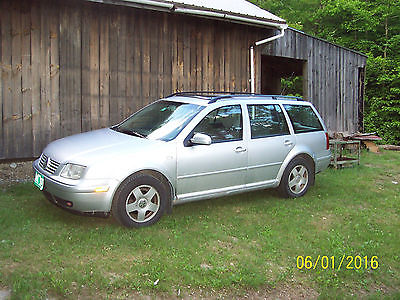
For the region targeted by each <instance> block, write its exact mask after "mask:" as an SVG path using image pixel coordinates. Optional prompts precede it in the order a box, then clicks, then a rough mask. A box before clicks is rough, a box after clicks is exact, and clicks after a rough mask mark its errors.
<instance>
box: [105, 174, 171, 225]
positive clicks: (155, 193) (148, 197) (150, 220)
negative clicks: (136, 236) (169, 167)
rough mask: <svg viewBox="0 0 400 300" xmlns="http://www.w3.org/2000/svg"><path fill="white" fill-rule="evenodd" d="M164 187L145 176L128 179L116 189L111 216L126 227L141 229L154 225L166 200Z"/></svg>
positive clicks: (150, 177) (133, 176)
mask: <svg viewBox="0 0 400 300" xmlns="http://www.w3.org/2000/svg"><path fill="white" fill-rule="evenodd" d="M166 197H167V192H166V189H165V187H164V185H163V184H162V183H161V182H160V181H159V180H158V179H156V178H154V177H153V176H150V175H146V174H137V175H132V176H130V177H128V179H126V180H125V181H124V182H123V183H122V184H121V185H120V187H119V188H118V190H117V192H116V193H115V196H114V200H113V203H112V214H113V216H114V217H115V219H117V221H118V222H119V223H120V224H122V225H124V226H126V227H143V226H148V225H152V224H154V223H156V222H157V221H158V220H159V219H160V218H161V216H162V214H163V212H164V210H165V206H166V202H167V201H166V200H167V198H166Z"/></svg>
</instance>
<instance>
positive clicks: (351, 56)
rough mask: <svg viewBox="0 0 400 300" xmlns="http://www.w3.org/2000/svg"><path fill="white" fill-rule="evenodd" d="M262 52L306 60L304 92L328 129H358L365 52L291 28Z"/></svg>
mask: <svg viewBox="0 0 400 300" xmlns="http://www.w3.org/2000/svg"><path fill="white" fill-rule="evenodd" d="M261 53H262V54H263V55H270V56H278V57H286V58H294V59H300V60H304V61H306V64H307V67H306V70H305V72H304V73H305V74H303V76H304V78H303V80H306V83H307V86H306V91H304V92H305V94H306V95H304V96H305V98H307V99H308V100H309V101H311V102H312V103H313V104H314V105H315V107H316V108H317V109H318V111H319V112H320V113H321V115H322V117H323V119H324V121H325V123H326V126H327V127H328V129H329V131H339V132H356V131H357V130H358V126H359V124H358V122H359V118H358V113H359V112H358V102H359V101H362V100H363V99H360V97H363V95H361V93H360V89H359V87H358V84H359V72H360V71H362V70H359V68H365V65H366V57H365V56H363V55H360V54H358V53H355V52H354V51H351V50H348V49H345V48H343V47H339V46H337V45H334V44H331V43H328V42H326V41H323V40H320V39H318V38H315V37H312V36H309V35H306V34H304V33H300V32H298V31H295V30H292V29H288V30H287V31H286V32H285V36H284V37H283V38H281V39H278V40H276V41H274V42H272V43H269V44H267V45H265V46H264V47H262V50H261Z"/></svg>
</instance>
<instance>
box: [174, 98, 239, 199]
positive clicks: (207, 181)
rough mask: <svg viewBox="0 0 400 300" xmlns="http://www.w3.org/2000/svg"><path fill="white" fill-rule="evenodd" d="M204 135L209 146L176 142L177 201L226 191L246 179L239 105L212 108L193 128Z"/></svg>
mask: <svg viewBox="0 0 400 300" xmlns="http://www.w3.org/2000/svg"><path fill="white" fill-rule="evenodd" d="M195 133H203V134H207V135H209V136H210V137H211V145H192V144H190V143H189V144H186V145H183V144H182V145H179V146H178V149H177V173H178V180H177V194H178V200H184V199H187V198H193V197H194V198H201V197H202V196H203V195H210V194H219V193H224V192H229V191H232V190H235V189H239V188H240V187H243V185H244V184H245V180H246V168H247V147H246V144H245V142H244V140H243V119H242V111H241V107H240V105H228V106H223V107H220V108H217V109H215V110H213V111H211V112H210V113H209V114H207V116H205V117H204V119H203V120H202V121H201V122H200V123H199V124H198V125H197V126H196V127H195V129H194V130H193V131H192V135H193V134H195Z"/></svg>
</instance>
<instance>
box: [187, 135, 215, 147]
mask: <svg viewBox="0 0 400 300" xmlns="http://www.w3.org/2000/svg"><path fill="white" fill-rule="evenodd" d="M190 142H191V143H192V144H193V145H211V137H210V136H209V135H207V134H204V133H195V134H194V136H193V137H192V138H191V139H190Z"/></svg>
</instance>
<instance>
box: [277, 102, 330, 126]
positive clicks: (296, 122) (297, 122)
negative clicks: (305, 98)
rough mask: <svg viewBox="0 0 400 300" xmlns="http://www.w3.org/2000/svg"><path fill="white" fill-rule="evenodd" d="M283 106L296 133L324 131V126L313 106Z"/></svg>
mask: <svg viewBox="0 0 400 300" xmlns="http://www.w3.org/2000/svg"><path fill="white" fill-rule="evenodd" d="M283 106H284V107H285V109H286V111H287V113H288V115H289V118H290V121H291V122H292V125H293V129H294V132H295V133H303V132H312V131H320V130H323V127H322V124H321V122H320V121H319V119H318V117H317V115H316V114H315V112H314V111H313V109H312V108H311V106H305V105H291V104H285V105H283Z"/></svg>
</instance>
